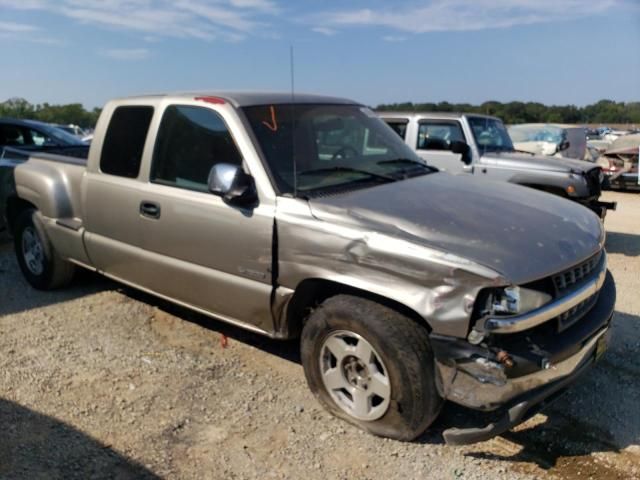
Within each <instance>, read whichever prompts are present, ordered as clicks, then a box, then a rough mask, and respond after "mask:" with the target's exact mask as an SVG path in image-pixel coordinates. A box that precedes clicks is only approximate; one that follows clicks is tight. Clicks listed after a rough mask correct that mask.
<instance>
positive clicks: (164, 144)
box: [150, 105, 242, 193]
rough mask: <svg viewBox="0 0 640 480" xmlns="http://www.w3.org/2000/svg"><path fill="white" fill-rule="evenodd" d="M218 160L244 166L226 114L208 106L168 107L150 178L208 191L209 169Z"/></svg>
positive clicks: (156, 146)
mask: <svg viewBox="0 0 640 480" xmlns="http://www.w3.org/2000/svg"><path fill="white" fill-rule="evenodd" d="M218 163H230V164H233V165H239V166H240V165H242V155H241V154H240V151H239V149H238V147H237V146H236V144H235V142H234V140H233V137H232V136H231V132H230V130H229V128H228V127H227V125H226V124H225V122H224V120H223V119H222V117H221V116H220V115H219V114H218V113H217V112H215V111H213V110H211V109H209V108H205V107H194V106H186V105H171V106H169V107H167V109H166V110H165V112H164V114H163V116H162V121H161V123H160V129H159V130H158V136H157V139H156V145H155V148H154V152H153V162H152V164H151V174H150V181H151V182H152V183H158V184H162V185H168V186H171V187H177V188H183V189H186V190H194V191H197V192H207V193H208V192H209V188H208V178H209V172H210V171H211V168H212V167H213V166H214V165H216V164H218Z"/></svg>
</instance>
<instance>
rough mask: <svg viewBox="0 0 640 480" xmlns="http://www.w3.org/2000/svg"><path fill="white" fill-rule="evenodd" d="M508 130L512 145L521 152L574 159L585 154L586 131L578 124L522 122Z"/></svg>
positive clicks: (581, 158)
mask: <svg viewBox="0 0 640 480" xmlns="http://www.w3.org/2000/svg"><path fill="white" fill-rule="evenodd" d="M508 132H509V137H510V138H511V141H512V142H513V146H514V147H515V149H516V150H518V151H521V152H529V153H533V154H535V155H543V156H555V157H561V158H575V159H576V160H584V159H585V156H586V155H587V133H586V130H585V128H584V127H580V126H578V125H562V124H549V123H522V124H519V125H510V126H509V128H508Z"/></svg>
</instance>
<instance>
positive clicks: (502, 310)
mask: <svg viewBox="0 0 640 480" xmlns="http://www.w3.org/2000/svg"><path fill="white" fill-rule="evenodd" d="M552 298H553V297H552V296H551V295H549V294H548V293H545V292H540V291H538V290H532V289H531V288H523V287H519V286H515V285H514V286H510V287H504V288H494V289H488V290H483V291H482V292H480V294H479V295H478V297H477V298H476V301H475V304H474V307H473V310H474V312H475V313H474V317H475V318H472V320H479V319H480V318H482V317H487V316H491V315H517V314H521V313H527V312H530V311H531V310H535V309H536V308H540V307H542V306H543V305H545V304H547V303H549V302H550V301H551V299H552ZM485 336H486V332H485V331H484V329H479V330H477V329H476V327H475V326H474V327H473V328H472V329H471V331H470V332H469V335H468V336H467V340H468V341H469V343H471V344H472V345H478V344H480V343H481V342H482V340H484V338H485Z"/></svg>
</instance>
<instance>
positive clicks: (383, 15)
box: [0, 0, 640, 107]
mask: <svg viewBox="0 0 640 480" xmlns="http://www.w3.org/2000/svg"><path fill="white" fill-rule="evenodd" d="M0 45H1V46H2V47H1V48H0V52H2V55H1V56H0V58H2V68H1V71H2V74H1V75H0V101H2V100H4V99H6V98H10V97H16V96H18V97H24V98H26V99H27V100H29V101H31V102H33V103H37V102H44V101H48V102H50V103H68V102H81V103H83V104H85V105H86V106H87V107H93V106H101V105H102V104H103V103H104V102H105V101H106V100H108V99H109V98H112V97H117V96H125V95H134V94H139V93H154V92H164V91H180V90H183V91H184V90H233V89H241V90H247V89H255V90H288V89H289V79H290V73H289V46H290V45H293V46H294V51H295V59H296V61H295V81H296V89H297V90H298V91H305V92H314V93H326V94H331V95H339V96H345V97H350V98H354V99H356V100H359V101H361V102H364V103H367V104H370V105H377V104H379V103H383V102H395V101H398V102H400V101H414V102H424V101H436V102H437V101H443V100H447V101H450V102H471V103H480V102H483V101H486V100H499V101H511V100H523V101H540V102H543V103H548V104H551V103H554V104H568V103H573V104H577V105H584V104H588V103H591V102H594V101H596V100H598V99H601V98H610V99H613V100H618V101H630V100H640V0H511V1H507V0H396V1H394V2H390V1H382V0H368V1H361V0H356V1H350V2H346V1H337V0H326V1H322V2H313V1H308V0H298V1H296V2H291V1H289V2H285V1H283V0H0Z"/></svg>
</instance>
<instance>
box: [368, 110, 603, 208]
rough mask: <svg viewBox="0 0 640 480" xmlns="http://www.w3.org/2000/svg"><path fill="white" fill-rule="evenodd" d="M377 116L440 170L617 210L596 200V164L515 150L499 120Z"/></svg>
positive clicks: (599, 179) (456, 116)
mask: <svg viewBox="0 0 640 480" xmlns="http://www.w3.org/2000/svg"><path fill="white" fill-rule="evenodd" d="M379 115H380V117H381V118H382V119H383V120H384V121H385V122H386V123H387V124H388V125H389V126H390V127H391V128H393V130H395V132H396V133H397V134H398V135H400V137H401V138H402V139H403V140H404V141H405V143H406V144H407V145H408V146H409V147H410V148H412V149H413V150H415V151H416V153H417V154H418V155H419V156H420V157H421V158H424V159H425V160H427V162H428V163H429V164H431V165H434V166H436V167H438V168H439V169H441V170H446V171H448V172H450V173H454V174H459V173H470V174H473V175H475V176H476V177H483V178H489V179H491V180H499V181H507V182H511V183H516V184H518V185H524V186H527V187H532V188H535V189H537V190H542V191H545V192H549V193H553V194H555V195H559V196H561V197H564V198H568V199H570V200H574V201H576V202H578V203H580V204H582V205H584V206H585V207H588V208H590V209H591V210H593V211H594V212H596V214H597V215H599V216H600V217H601V218H604V217H605V215H606V213H607V210H608V209H615V207H616V204H615V203H611V202H601V201H600V193H601V189H602V183H603V180H604V175H603V173H602V169H601V168H600V167H599V166H597V165H594V164H593V163H589V162H584V161H581V160H573V159H569V158H553V157H548V156H542V155H534V154H532V153H528V152H519V151H516V150H515V149H514V147H513V143H512V142H511V138H510V137H509V134H508V132H507V129H506V128H505V127H504V125H503V123H502V121H501V120H500V119H499V118H496V117H490V116H485V115H476V114H457V113H403V112H379ZM567 148H568V147H567Z"/></svg>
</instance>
